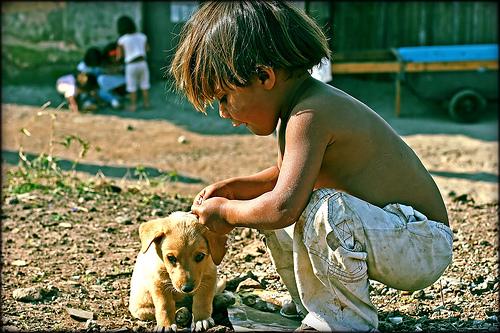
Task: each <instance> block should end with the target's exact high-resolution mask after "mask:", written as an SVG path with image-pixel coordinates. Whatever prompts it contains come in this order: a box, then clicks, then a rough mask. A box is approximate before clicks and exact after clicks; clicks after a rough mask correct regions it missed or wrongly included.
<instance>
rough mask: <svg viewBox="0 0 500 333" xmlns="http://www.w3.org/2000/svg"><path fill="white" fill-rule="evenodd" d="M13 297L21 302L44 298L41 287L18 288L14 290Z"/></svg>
mask: <svg viewBox="0 0 500 333" xmlns="http://www.w3.org/2000/svg"><path fill="white" fill-rule="evenodd" d="M12 297H13V298H14V299H15V300H16V301H20V302H37V301H41V300H42V299H43V296H42V293H41V292H40V289H39V288H36V287H29V288H18V289H15V290H14V291H13V292H12Z"/></svg>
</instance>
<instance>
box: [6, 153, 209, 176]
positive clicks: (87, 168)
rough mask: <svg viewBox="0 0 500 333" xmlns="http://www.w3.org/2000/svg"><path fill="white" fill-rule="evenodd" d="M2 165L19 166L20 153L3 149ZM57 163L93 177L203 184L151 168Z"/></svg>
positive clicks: (66, 168)
mask: <svg viewBox="0 0 500 333" xmlns="http://www.w3.org/2000/svg"><path fill="white" fill-rule="evenodd" d="M25 156H26V158H27V159H28V160H29V161H33V160H34V159H35V158H37V157H38V155H34V154H29V153H25ZM2 163H8V164H11V165H18V164H19V152H18V151H10V150H3V149H2ZM56 163H57V165H58V167H59V168H60V169H61V170H65V171H69V170H75V171H79V172H85V173H88V174H91V175H96V174H101V175H103V176H105V177H111V178H128V179H140V178H141V177H147V178H155V177H165V178H166V179H167V180H168V181H171V182H179V183H186V184H199V183H201V182H202V180H201V179H199V178H192V177H187V176H183V175H180V174H178V173H176V172H171V171H162V170H158V169H156V168H151V167H144V168H141V169H140V170H138V168H137V167H119V166H109V165H96V164H87V163H75V162H74V161H70V160H64V159H58V160H57V161H56Z"/></svg>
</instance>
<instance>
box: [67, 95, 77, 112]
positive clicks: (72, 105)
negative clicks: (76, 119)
mask: <svg viewBox="0 0 500 333" xmlns="http://www.w3.org/2000/svg"><path fill="white" fill-rule="evenodd" d="M68 103H69V109H70V110H71V111H73V112H78V103H77V102H76V98H75V96H74V95H73V96H69V97H68Z"/></svg>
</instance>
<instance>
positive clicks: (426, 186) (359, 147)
mask: <svg viewBox="0 0 500 333" xmlns="http://www.w3.org/2000/svg"><path fill="white" fill-rule="evenodd" d="M306 80H308V81H309V82H305V84H303V85H302V87H301V88H304V89H303V90H302V92H298V94H300V95H301V96H300V98H299V101H298V103H297V104H295V106H294V107H293V108H292V111H291V113H290V116H289V118H288V117H286V116H285V117H284V118H285V119H284V120H282V121H281V122H282V123H285V122H286V126H282V127H283V128H281V129H280V131H279V146H280V156H279V161H278V166H279V167H280V169H281V168H282V162H283V159H284V158H285V159H286V158H287V157H288V156H298V158H297V159H298V161H290V164H294V163H295V164H297V163H298V164H301V163H302V161H303V162H304V163H303V164H307V163H311V164H313V165H311V166H307V165H304V166H303V170H304V171H307V170H308V168H309V167H310V168H312V169H313V170H312V173H314V171H315V169H314V168H315V167H316V166H315V165H314V163H315V162H314V158H310V157H311V156H309V157H308V158H304V159H301V157H300V156H303V155H308V154H309V155H313V156H314V155H318V158H319V159H321V162H320V166H319V172H318V173H317V178H316V181H315V183H314V188H315V189H317V188H321V187H326V188H335V189H338V190H341V191H344V192H347V193H350V194H352V195H354V196H356V197H359V198H360V199H363V200H365V201H367V202H370V203H372V204H375V205H377V206H380V207H383V206H385V205H387V204H390V203H401V204H406V205H409V206H412V207H414V208H415V209H417V210H418V211H420V212H422V213H424V214H426V215H427V217H428V218H429V219H431V220H435V221H439V222H443V223H444V224H446V225H448V216H447V213H446V208H445V205H444V203H443V200H442V197H441V195H440V192H439V189H438V187H437V186H436V184H435V182H434V180H433V179H432V177H431V176H430V174H429V172H428V171H427V170H426V168H425V167H424V166H423V165H422V163H421V162H420V160H419V159H418V157H417V156H416V155H415V153H414V152H413V151H412V150H411V149H410V148H409V147H408V146H407V145H406V143H405V142H404V141H403V140H402V139H401V138H400V137H399V135H398V134H397V133H395V132H394V130H393V129H392V128H391V127H390V126H389V125H388V124H387V123H386V122H385V121H384V120H383V119H382V118H381V117H380V116H379V115H377V114H376V113H375V112H374V111H373V110H371V109H370V108H369V107H368V106H366V105H365V104H363V103H361V102H360V101H358V100H356V99H355V98H353V97H352V96H350V95H348V94H347V93H345V92H343V91H341V90H339V89H337V88H334V87H332V86H329V85H326V84H324V83H322V82H320V81H316V80H314V79H312V78H307V79H306ZM286 118H288V121H286V120H287V119H286ZM285 127H286V128H285ZM307 128H308V129H307ZM297 129H298V130H297ZM297 133H299V134H297ZM304 133H309V134H306V135H304ZM309 141H314V142H309ZM320 155H321V156H322V158H321V156H320ZM308 160H309V161H312V162H308ZM295 167H298V168H301V165H296V166H295ZM285 172H286V171H285ZM306 173H307V172H303V173H302V174H303V175H304V177H307V175H306Z"/></svg>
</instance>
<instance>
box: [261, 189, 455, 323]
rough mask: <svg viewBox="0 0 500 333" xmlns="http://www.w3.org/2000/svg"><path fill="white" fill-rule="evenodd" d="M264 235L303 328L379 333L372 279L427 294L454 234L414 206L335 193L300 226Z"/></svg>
mask: <svg viewBox="0 0 500 333" xmlns="http://www.w3.org/2000/svg"><path fill="white" fill-rule="evenodd" d="M292 232H293V233H292ZM264 235H265V236H266V244H267V246H268V248H269V250H270V253H271V257H272V260H273V263H274V265H275V267H276V270H277V271H278V273H279V274H280V276H281V278H282V279H283V282H284V283H285V285H286V286H287V288H288V290H289V292H290V294H291V296H292V299H293V300H294V302H295V304H296V305H297V307H298V309H299V311H300V312H302V313H303V314H304V315H305V318H304V320H303V321H302V322H303V323H305V324H307V325H309V326H311V327H313V328H315V329H317V330H319V331H369V330H371V329H374V328H377V327H378V316H377V310H376V309H375V307H374V306H373V304H372V303H371V301H370V295H369V282H368V278H370V279H373V280H377V281H379V282H382V283H384V284H386V285H387V286H389V287H391V288H396V289H401V290H418V289H423V288H426V287H428V286H429V285H431V284H432V283H434V282H435V281H436V280H437V279H438V278H439V277H440V276H441V274H442V273H443V272H444V270H445V269H446V267H448V265H449V264H450V263H451V259H452V240H453V234H452V231H451V229H450V228H449V227H447V226H446V225H444V224H442V223H439V222H434V221H430V220H428V219H427V218H426V217H425V216H424V215H423V214H421V213H420V212H418V211H416V210H414V209H413V208H412V207H409V206H405V205H401V204H391V205H387V206H386V207H384V208H383V209H382V208H379V207H377V206H374V205H372V204H369V203H367V202H365V201H363V200H360V199H358V198H356V197H354V196H352V195H349V194H346V193H342V192H337V191H335V190H331V189H319V190H316V191H314V192H313V194H312V196H311V199H310V201H309V203H308V205H307V207H306V209H305V210H304V212H303V213H302V215H301V217H300V219H299V220H298V221H297V222H296V223H295V224H293V225H292V226H290V227H288V228H286V229H279V230H273V231H265V232H264Z"/></svg>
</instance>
